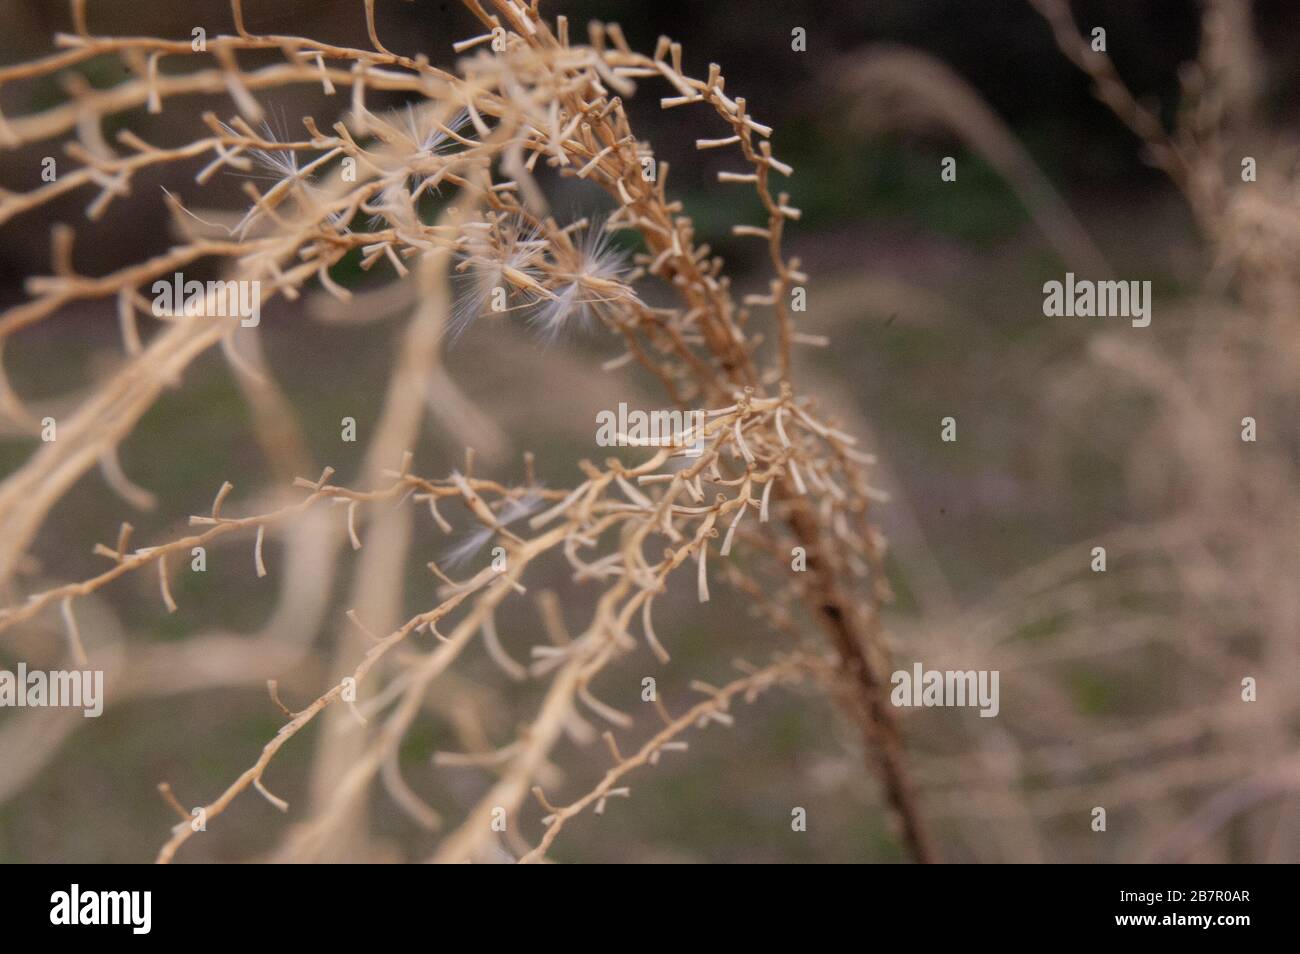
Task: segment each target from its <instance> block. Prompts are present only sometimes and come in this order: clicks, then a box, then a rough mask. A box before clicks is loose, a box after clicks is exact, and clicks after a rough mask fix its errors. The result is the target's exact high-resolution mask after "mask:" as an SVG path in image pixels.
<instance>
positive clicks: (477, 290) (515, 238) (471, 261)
mask: <svg viewBox="0 0 1300 954" xmlns="http://www.w3.org/2000/svg"><path fill="white" fill-rule="evenodd" d="M473 225H477V226H478V227H477V228H472V227H471V226H473ZM466 231H467V237H466V240H465V247H464V249H463V250H462V252H461V262H460V264H459V265H458V266H457V270H458V271H459V272H461V273H462V274H464V273H466V272H468V275H466V276H465V278H464V280H463V281H462V283H461V284H462V285H463V286H464V292H463V293H462V294H461V295H460V296H459V297H458V299H457V302H456V306H455V308H453V310H452V316H451V321H450V322H449V323H448V328H449V331H450V333H451V336H452V337H453V338H455V337H457V336H459V335H460V334H461V333H462V332H463V331H464V330H465V329H466V328H468V327H469V326H470V325H471V324H473V322H474V320H475V319H476V318H478V317H479V316H480V315H482V314H483V313H484V312H486V311H489V310H491V311H504V310H506V308H507V307H509V302H510V299H511V298H512V297H515V298H518V296H520V295H523V296H527V297H526V299H525V304H527V303H531V302H532V301H534V300H536V299H538V298H549V297H551V292H549V291H548V290H547V288H546V286H545V285H544V284H543V283H542V282H543V279H544V278H545V273H544V272H543V270H542V254H543V252H544V250H545V248H546V241H545V240H544V239H542V238H541V237H540V235H541V229H540V228H539V227H538V226H536V225H530V224H529V223H528V222H526V221H525V220H524V219H523V218H522V217H520V216H519V215H509V216H501V217H497V218H494V219H491V220H489V221H487V222H481V223H471V224H470V226H467V227H466Z"/></svg>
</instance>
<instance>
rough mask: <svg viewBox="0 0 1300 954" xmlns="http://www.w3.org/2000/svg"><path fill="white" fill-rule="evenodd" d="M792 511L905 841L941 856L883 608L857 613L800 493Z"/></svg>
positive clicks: (820, 609)
mask: <svg viewBox="0 0 1300 954" xmlns="http://www.w3.org/2000/svg"><path fill="white" fill-rule="evenodd" d="M792 502H793V503H795V507H794V509H793V512H792V513H791V516H790V520H789V523H790V528H791V529H792V530H793V531H794V534H795V536H796V537H797V538H798V540H799V542H800V544H801V545H802V546H803V547H804V550H805V551H806V553H807V558H808V572H809V577H810V583H811V586H810V589H809V591H808V598H809V600H810V601H811V604H812V606H813V608H814V610H815V612H816V613H817V616H818V618H819V619H820V621H821V622H822V625H823V626H824V627H825V628H826V631H827V634H828V635H829V636H830V638H831V642H832V643H833V644H834V646H835V650H836V652H837V653H838V654H839V657H840V665H841V668H842V670H843V674H844V676H845V677H846V684H847V686H848V688H849V689H850V696H849V698H848V707H849V708H850V709H851V715H852V716H853V718H854V720H855V721H856V722H857V723H858V724H859V726H860V728H861V731H862V736H863V741H864V743H865V747H866V753H867V758H868V760H870V761H874V762H875V763H876V768H877V769H878V771H879V773H880V778H881V783H882V784H883V785H884V789H885V797H886V798H887V800H888V801H889V805H890V808H892V809H893V811H894V813H895V815H896V816H897V818H898V821H899V824H900V827H901V828H902V835H903V841H904V842H905V843H906V845H907V849H908V852H909V853H910V854H911V856H912V859H913V860H914V861H916V862H918V863H920V864H933V863H935V862H937V861H939V857H938V855H937V853H936V852H935V849H934V844H933V842H931V840H930V836H929V833H928V832H927V830H926V826H925V822H924V819H923V818H922V816H921V808H920V803H919V800H918V798H917V795H916V788H915V786H914V785H913V783H912V777H911V773H910V772H909V771H908V767H907V755H906V752H905V751H904V748H903V737H902V733H901V732H900V731H899V728H898V723H897V722H896V721H895V719H894V712H893V710H892V709H891V708H890V705H889V699H888V693H887V689H886V686H887V684H888V680H887V679H886V678H885V676H884V670H885V661H884V659H883V654H884V650H883V647H882V645H881V633H880V612H879V610H880V607H879V605H877V601H875V600H874V598H873V605H872V607H871V608H870V613H869V614H868V615H867V619H866V621H865V623H864V622H863V621H862V616H861V614H857V613H854V612H853V606H852V605H851V603H850V602H849V601H848V600H847V599H846V597H845V595H844V593H843V590H842V588H841V587H840V585H839V575H838V573H837V572H836V570H835V567H834V566H833V564H834V563H835V562H837V561H833V560H828V559H827V558H826V551H825V550H824V549H823V546H822V533H821V529H820V528H819V527H818V525H817V522H816V520H815V519H814V517H813V515H812V513H811V512H810V510H809V509H808V507H807V506H800V505H799V501H798V499H797V498H796V499H795V500H793V501H792Z"/></svg>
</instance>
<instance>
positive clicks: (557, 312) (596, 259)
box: [528, 220, 635, 343]
mask: <svg viewBox="0 0 1300 954" xmlns="http://www.w3.org/2000/svg"><path fill="white" fill-rule="evenodd" d="M569 252H571V254H568V253H569ZM554 253H555V254H556V257H557V258H558V259H560V260H561V261H563V260H564V259H566V258H567V259H570V261H569V263H568V265H569V267H568V268H567V269H566V268H563V267H561V268H557V269H556V270H555V271H553V272H552V273H551V276H550V277H551V279H552V280H553V281H558V284H552V285H551V286H550V287H551V291H552V292H553V293H554V296H555V297H554V298H552V299H551V300H549V301H547V302H544V303H542V304H541V306H540V307H539V308H538V309H537V311H536V312H534V313H533V314H532V315H531V316H530V317H529V319H528V322H529V324H530V325H531V326H532V327H533V328H535V329H536V331H537V333H538V336H539V337H540V338H541V339H542V340H543V341H545V342H547V343H551V342H554V341H556V340H558V339H559V338H560V337H561V336H562V335H564V334H565V333H566V332H567V331H569V330H570V329H572V328H574V327H575V326H576V327H577V328H579V329H583V330H585V329H589V328H591V327H592V326H593V325H594V324H595V321H596V317H597V315H598V314H599V312H600V309H602V308H603V307H604V306H606V305H609V304H611V303H613V302H616V301H617V302H622V303H624V304H626V303H627V302H628V301H630V300H632V299H633V298H634V297H635V296H634V294H633V292H632V290H631V288H629V287H628V286H627V285H626V284H625V283H624V282H623V281H622V278H623V276H624V275H625V274H626V273H627V271H628V261H627V253H626V252H624V251H623V250H622V249H620V248H618V247H617V246H616V245H614V243H613V240H612V238H611V233H610V232H609V231H608V230H607V229H606V228H605V225H604V221H603V220H596V221H593V222H589V223H587V225H586V226H585V229H584V235H583V238H582V241H581V243H580V244H575V243H570V249H563V248H562V247H556V248H555V249H554Z"/></svg>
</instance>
